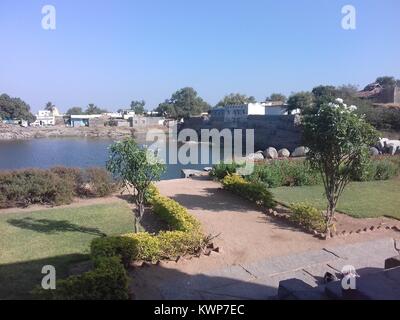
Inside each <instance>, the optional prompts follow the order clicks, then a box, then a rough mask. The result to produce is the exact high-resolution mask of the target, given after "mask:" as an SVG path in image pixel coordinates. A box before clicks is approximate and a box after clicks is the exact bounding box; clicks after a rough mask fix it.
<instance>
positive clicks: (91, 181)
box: [83, 168, 116, 197]
mask: <svg viewBox="0 0 400 320" xmlns="http://www.w3.org/2000/svg"><path fill="white" fill-rule="evenodd" d="M83 183H87V184H88V185H89V190H90V195H91V196H93V197H105V196H108V195H110V194H111V193H113V192H114V191H115V190H116V186H115V183H114V182H113V180H112V177H111V175H110V174H109V173H108V172H107V171H106V170H104V169H102V168H88V169H86V170H85V172H84V178H83Z"/></svg>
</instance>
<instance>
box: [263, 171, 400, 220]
mask: <svg viewBox="0 0 400 320" xmlns="http://www.w3.org/2000/svg"><path fill="white" fill-rule="evenodd" d="M270 190H271V191H272V192H273V193H274V195H275V198H276V200H278V201H280V202H282V203H285V204H290V203H294V202H302V201H307V202H309V203H311V204H313V205H314V206H315V207H317V208H319V209H325V208H326V200H325V196H324V191H323V187H322V186H305V187H280V188H275V189H270ZM338 210H339V211H342V212H345V213H347V214H349V215H351V216H353V217H356V218H373V217H381V216H388V217H393V218H396V219H400V179H394V180H388V181H372V182H352V183H350V184H349V185H348V186H347V187H346V189H345V191H344V193H343V195H342V197H341V198H340V199H339V204H338Z"/></svg>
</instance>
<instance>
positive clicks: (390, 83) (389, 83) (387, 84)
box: [376, 76, 397, 88]
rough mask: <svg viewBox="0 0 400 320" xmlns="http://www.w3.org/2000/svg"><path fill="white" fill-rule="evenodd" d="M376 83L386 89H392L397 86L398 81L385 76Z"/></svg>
mask: <svg viewBox="0 0 400 320" xmlns="http://www.w3.org/2000/svg"><path fill="white" fill-rule="evenodd" d="M376 82H378V83H379V84H380V85H381V86H382V87H384V88H391V87H394V86H395V85H396V82H397V81H396V79H395V78H394V77H389V76H383V77H378V78H377V79H376Z"/></svg>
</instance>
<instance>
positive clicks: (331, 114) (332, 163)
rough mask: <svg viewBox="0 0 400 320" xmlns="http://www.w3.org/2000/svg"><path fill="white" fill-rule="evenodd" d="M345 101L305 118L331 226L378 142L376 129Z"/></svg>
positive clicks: (320, 107) (307, 139) (306, 135)
mask: <svg viewBox="0 0 400 320" xmlns="http://www.w3.org/2000/svg"><path fill="white" fill-rule="evenodd" d="M355 110H356V107H355V106H349V107H348V106H347V105H346V104H345V103H343V100H342V99H336V100H335V101H334V102H329V103H324V102H322V103H320V104H319V105H317V108H316V109H315V111H314V112H312V113H309V114H307V115H305V116H304V118H303V121H302V123H303V139H304V142H305V145H307V146H308V147H309V148H310V151H309V153H308V154H307V158H308V160H309V161H310V163H311V165H312V166H313V167H314V168H315V169H317V170H319V171H320V172H321V174H322V180H323V184H324V188H325V194H326V197H327V200H328V206H327V212H326V219H325V220H326V226H327V230H328V231H329V229H328V227H329V226H331V222H332V219H333V216H334V214H335V209H336V204H337V201H338V199H339V197H340V196H341V194H342V192H343V190H344V188H345V186H346V185H347V184H348V182H349V181H350V179H351V177H352V176H354V175H355V174H356V173H357V172H360V171H362V168H363V167H365V165H366V163H367V162H368V159H369V146H370V145H372V144H373V143H374V142H375V141H376V140H377V133H376V131H375V129H374V128H373V127H372V126H371V125H369V124H368V123H367V122H366V121H365V120H364V118H363V117H361V116H359V115H357V114H356V113H355V112H354V111H355Z"/></svg>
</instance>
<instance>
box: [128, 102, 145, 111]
mask: <svg viewBox="0 0 400 320" xmlns="http://www.w3.org/2000/svg"><path fill="white" fill-rule="evenodd" d="M145 105H146V102H145V101H144V100H133V101H132V102H131V110H132V111H134V112H135V114H144V113H145V110H144V106H145Z"/></svg>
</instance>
